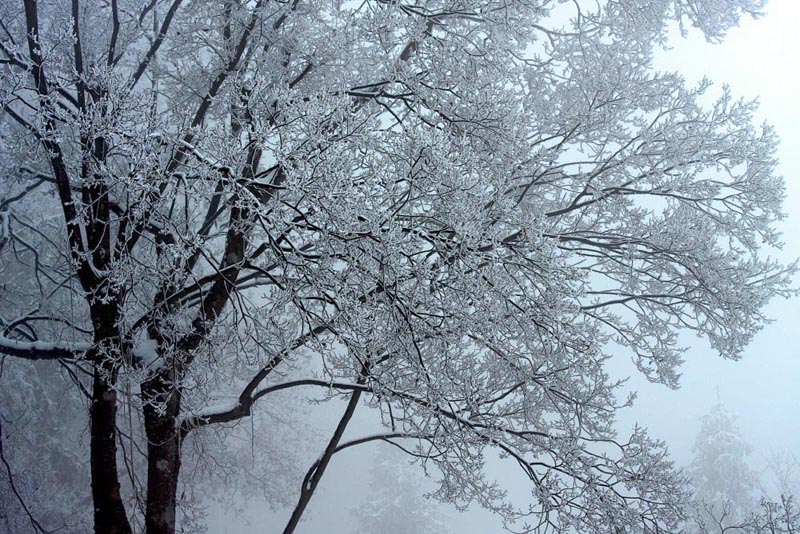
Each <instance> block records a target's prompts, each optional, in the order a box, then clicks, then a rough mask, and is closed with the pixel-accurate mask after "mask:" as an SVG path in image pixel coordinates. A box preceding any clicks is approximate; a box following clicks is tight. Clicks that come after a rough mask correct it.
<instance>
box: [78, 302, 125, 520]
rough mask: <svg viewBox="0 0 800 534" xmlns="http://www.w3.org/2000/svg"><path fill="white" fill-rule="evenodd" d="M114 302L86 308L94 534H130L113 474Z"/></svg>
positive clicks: (116, 476)
mask: <svg viewBox="0 0 800 534" xmlns="http://www.w3.org/2000/svg"><path fill="white" fill-rule="evenodd" d="M117 302H118V300H117V299H116V298H112V299H111V301H110V302H106V303H102V302H94V303H92V304H91V305H90V313H91V316H92V323H93V325H94V342H95V345H94V348H93V349H92V350H91V351H90V352H89V354H87V359H89V360H90V361H92V362H93V365H94V374H93V378H92V406H91V409H90V412H89V417H90V419H91V428H92V437H91V450H90V455H91V473H92V503H93V505H94V531H95V534H129V533H130V532H131V526H130V523H129V522H128V516H127V514H126V512H125V505H124V504H123V502H122V496H121V494H120V484H119V473H118V472H117V426H116V424H117V393H116V391H115V390H114V383H115V382H116V381H117V365H118V364H119V358H120V356H121V352H120V336H119V329H118V327H117V318H118V306H117Z"/></svg>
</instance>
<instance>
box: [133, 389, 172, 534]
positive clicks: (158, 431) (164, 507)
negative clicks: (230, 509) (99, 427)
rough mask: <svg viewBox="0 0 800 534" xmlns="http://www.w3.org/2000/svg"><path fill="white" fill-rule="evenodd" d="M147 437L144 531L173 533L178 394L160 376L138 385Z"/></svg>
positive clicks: (153, 533) (148, 533) (149, 532)
mask: <svg viewBox="0 0 800 534" xmlns="http://www.w3.org/2000/svg"><path fill="white" fill-rule="evenodd" d="M142 396H143V399H144V402H145V406H144V425H145V432H146V435H147V504H146V508H145V529H146V530H145V532H146V533H147V534H173V533H174V532H175V508H176V502H177V492H178V475H179V474H180V469H181V437H180V432H179V431H178V425H177V421H178V416H179V414H180V405H181V398H180V391H179V390H178V389H176V388H175V387H174V385H173V384H172V383H171V381H170V380H169V379H168V378H167V376H166V373H164V374H161V375H159V376H157V377H155V378H153V379H152V380H150V381H148V382H146V383H145V384H143V386H142Z"/></svg>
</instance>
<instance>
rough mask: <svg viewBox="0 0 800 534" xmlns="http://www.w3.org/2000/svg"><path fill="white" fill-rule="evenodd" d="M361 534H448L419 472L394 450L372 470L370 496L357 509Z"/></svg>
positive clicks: (384, 453)
mask: <svg viewBox="0 0 800 534" xmlns="http://www.w3.org/2000/svg"><path fill="white" fill-rule="evenodd" d="M352 514H353V515H354V516H355V517H356V520H357V521H356V523H357V525H358V527H357V529H356V532H358V533H359V534H444V533H445V532H447V529H446V528H445V522H444V521H443V519H442V515H441V511H440V509H439V508H437V506H436V505H435V503H434V501H432V500H429V499H428V498H426V497H425V490H424V488H423V485H422V483H421V481H420V479H419V477H418V471H415V470H412V469H411V468H410V467H409V466H408V465H407V459H406V458H405V457H404V456H403V455H401V454H400V453H398V452H396V451H395V450H394V449H391V450H390V449H384V450H383V451H381V452H380V453H379V455H378V456H377V457H376V458H375V460H374V462H373V464H372V467H371V469H370V476H369V495H368V497H367V499H366V500H365V501H364V502H363V503H362V504H361V505H360V506H358V507H355V508H353V510H352Z"/></svg>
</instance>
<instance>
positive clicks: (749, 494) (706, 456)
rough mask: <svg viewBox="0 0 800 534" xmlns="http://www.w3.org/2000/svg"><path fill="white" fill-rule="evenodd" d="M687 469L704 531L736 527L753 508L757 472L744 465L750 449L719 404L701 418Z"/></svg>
mask: <svg viewBox="0 0 800 534" xmlns="http://www.w3.org/2000/svg"><path fill="white" fill-rule="evenodd" d="M692 450H693V451H694V454H695V458H694V461H693V462H692V463H691V465H690V466H689V475H690V477H691V480H692V486H693V489H694V494H695V499H694V506H695V509H696V513H695V514H694V515H695V521H696V522H697V524H698V527H699V528H700V529H701V530H702V531H703V532H714V531H715V530H714V528H715V527H716V526H719V525H724V524H739V523H741V522H742V521H743V520H744V519H745V517H746V516H747V515H748V514H749V513H750V511H752V510H753V509H755V507H756V504H757V501H756V499H755V495H756V493H757V491H756V489H757V486H758V479H757V476H756V473H755V472H754V471H753V470H752V469H751V468H750V466H749V465H748V463H747V456H748V455H749V454H750V452H751V451H752V447H751V446H750V445H749V444H748V443H747V442H746V441H745V440H744V438H743V437H742V435H741V432H740V430H739V427H738V425H737V424H736V416H735V415H733V414H731V413H730V412H729V411H728V410H727V408H726V407H725V405H724V404H722V403H720V402H718V403H717V405H716V406H714V408H713V409H712V410H711V412H710V413H709V414H707V415H705V416H704V417H703V419H702V425H701V427H700V433H699V434H698V436H697V439H696V440H695V443H694V446H693V447H692Z"/></svg>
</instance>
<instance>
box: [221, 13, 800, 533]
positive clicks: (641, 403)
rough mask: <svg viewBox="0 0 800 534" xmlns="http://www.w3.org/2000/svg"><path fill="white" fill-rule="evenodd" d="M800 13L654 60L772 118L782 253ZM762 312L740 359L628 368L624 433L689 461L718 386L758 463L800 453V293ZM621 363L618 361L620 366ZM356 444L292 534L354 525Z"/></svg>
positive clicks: (790, 231) (261, 513) (798, 169)
mask: <svg viewBox="0 0 800 534" xmlns="http://www.w3.org/2000/svg"><path fill="white" fill-rule="evenodd" d="M799 20H800V1H798V0H771V1H770V3H769V6H768V14H767V16H765V17H763V18H761V19H759V20H756V21H752V20H749V19H748V20H745V21H743V23H742V26H741V27H740V28H737V29H735V30H733V31H731V32H730V34H729V35H728V37H727V38H726V40H725V42H723V43H722V44H717V45H711V44H708V43H706V42H705V41H704V40H703V38H702V36H700V35H697V34H694V33H692V34H691V35H690V36H689V37H688V38H687V39H677V40H674V41H673V42H672V49H671V50H670V51H668V52H665V53H663V54H659V57H658V60H657V67H658V68H659V69H661V70H675V71H678V72H681V73H682V74H683V75H684V76H685V77H686V78H687V80H688V81H689V83H696V82H698V81H700V80H701V79H702V77H703V76H707V77H708V78H710V79H711V80H712V81H713V82H715V84H717V86H718V87H721V85H722V84H723V83H728V84H729V85H730V87H731V89H732V91H733V94H734V95H735V96H740V97H744V98H747V99H752V98H758V99H759V100H760V102H761V107H760V110H759V114H758V120H759V121H766V122H768V123H770V124H772V125H773V126H774V127H775V128H776V130H777V133H778V135H779V136H780V138H781V142H782V144H781V148H780V151H779V158H780V161H781V165H780V172H781V174H783V176H784V177H785V179H786V186H787V199H786V204H785V211H786V213H787V216H788V217H787V219H786V221H785V222H784V223H783V225H782V230H783V234H784V241H785V247H784V249H783V250H782V251H773V255H774V256H777V257H779V258H781V259H783V260H784V261H791V260H793V259H795V258H797V257H800V98H798V95H800V81H798V80H800V74H799V73H798V68H799V67H798V58H800V39H798V36H797V33H798V29H797V21H799ZM767 313H768V315H769V316H770V317H772V318H773V319H775V322H774V323H773V324H771V325H769V326H767V327H766V328H765V329H764V330H763V331H762V332H760V333H759V334H758V335H757V337H756V338H755V340H754V342H753V343H752V345H751V346H750V347H749V349H748V350H747V351H746V354H745V355H744V358H743V359H742V360H741V361H738V362H731V361H725V360H722V359H720V358H719V357H718V356H717V355H716V354H714V353H713V352H712V351H711V350H710V349H709V347H708V344H707V343H706V342H705V341H703V340H700V339H697V338H694V337H689V336H686V337H684V342H685V343H686V344H689V345H690V346H691V349H690V350H689V351H688V352H687V353H686V355H685V359H686V363H685V364H684V366H683V368H682V371H683V377H682V379H681V388H680V389H679V390H677V391H672V390H668V389H666V388H665V387H663V386H653V385H650V384H648V383H647V382H646V381H645V380H643V379H642V378H641V377H638V376H636V375H633V376H632V379H631V381H630V383H629V385H630V388H631V389H636V390H638V391H639V398H638V399H637V401H636V405H635V406H634V407H633V408H632V409H629V410H627V411H624V412H622V413H621V414H620V419H619V428H620V431H621V433H624V432H625V431H627V430H629V429H630V428H631V427H632V426H633V424H634V423H636V422H638V423H639V424H641V425H642V426H645V427H647V428H649V430H650V433H651V435H653V436H654V437H657V438H659V439H662V440H664V441H666V442H667V443H668V444H669V446H670V450H671V452H672V455H673V458H674V459H675V460H676V462H677V463H678V464H679V465H686V464H687V463H688V462H690V461H691V458H692V451H691V447H692V443H693V442H694V439H695V437H696V435H697V432H698V430H699V428H700V418H701V417H702V416H703V415H704V414H706V413H708V412H709V411H710V409H711V408H712V407H713V405H714V404H715V403H716V399H717V391H719V397H720V400H721V401H722V402H723V403H724V404H725V405H726V406H727V407H728V409H729V411H731V412H733V413H735V414H736V415H738V417H739V424H740V427H741V429H742V433H743V435H744V438H745V439H746V440H747V441H748V442H750V443H751V444H752V445H753V446H754V452H753V453H752V455H751V463H752V464H753V465H754V467H756V468H758V467H760V466H761V465H762V464H763V458H764V456H765V455H767V454H769V453H770V452H793V453H794V454H795V455H797V456H799V457H800V335H798V334H800V321H799V320H798V319H800V299H798V298H796V299H792V300H788V301H787V300H781V301H774V302H773V303H772V304H771V305H770V307H769V309H768V310H767ZM621 359H622V360H624V361H627V360H626V358H624V357H623V358H621ZM625 369H626V368H625V364H624V363H622V364H620V369H619V370H620V372H625ZM356 449H359V450H358V451H355V450H354V452H352V453H351V452H348V453H346V454H344V453H343V454H341V455H337V456H336V457H335V458H334V460H333V463H332V466H331V469H330V470H329V471H328V473H327V474H326V476H325V479H324V480H323V482H322V484H321V486H320V490H319V491H318V493H317V494H316V495H315V496H314V499H312V501H311V504H310V507H309V511H308V516H309V517H308V520H307V521H304V522H303V524H302V525H301V526H300V528H298V530H297V531H298V533H300V534H303V533H307V534H308V533H315V532H330V533H333V534H338V533H341V534H347V533H350V532H355V530H353V524H352V521H353V518H352V516H351V515H350V513H349V511H348V509H349V508H350V507H351V506H353V505H357V503H358V501H359V500H361V499H363V498H364V496H365V492H366V491H367V488H365V487H364V484H363V482H364V480H366V477H367V475H368V472H369V464H370V463H371V461H372V454H373V453H374V449H369V448H356ZM498 475H499V477H502V476H503V475H505V473H503V475H501V474H500V473H498ZM508 476H509V477H511V479H513V478H514V476H515V475H514V471H513V470H509V471H508ZM518 480H519V483H518V487H516V488H514V489H518V490H520V491H522V490H523V487H524V488H525V491H527V485H526V484H525V481H524V480H521V479H518ZM287 513H288V512H283V513H277V514H276V513H271V512H269V511H268V510H266V505H264V506H263V507H256V508H255V509H252V510H251V514H250V519H251V520H252V522H253V523H252V525H251V526H250V527H245V526H242V525H241V523H240V522H239V518H233V517H231V516H230V515H228V516H226V515H225V514H222V513H219V512H218V511H212V512H211V513H210V517H209V519H210V521H209V531H210V532H234V531H236V532H240V531H241V532H271V531H273V530H274V529H275V528H278V525H280V526H281V528H282V525H283V523H284V522H285V520H286V517H284V516H285V515H286V514H287ZM448 522H449V524H450V525H451V526H452V532H458V533H464V534H487V533H494V532H499V531H500V529H499V520H498V519H497V518H495V517H492V516H489V515H488V514H485V513H481V512H478V511H475V512H471V513H468V514H459V515H457V514H453V515H452V516H450V518H449V521H448ZM234 524H235V525H236V526H235V527H234V526H233V525H234ZM231 528H233V530H231ZM248 528H249V529H248Z"/></svg>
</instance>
